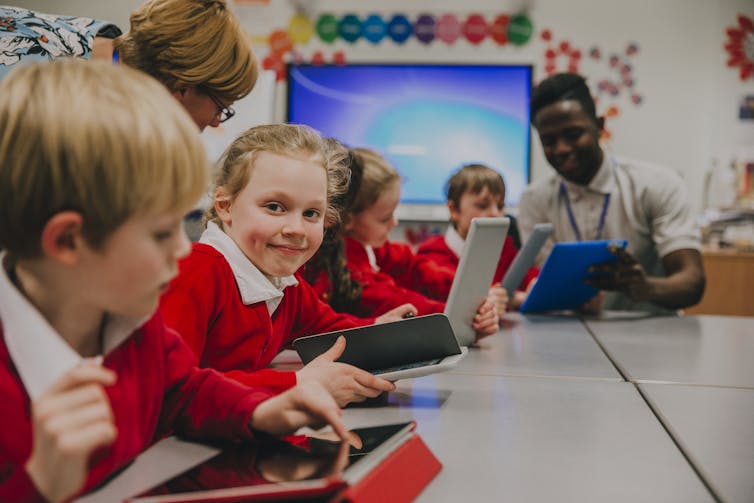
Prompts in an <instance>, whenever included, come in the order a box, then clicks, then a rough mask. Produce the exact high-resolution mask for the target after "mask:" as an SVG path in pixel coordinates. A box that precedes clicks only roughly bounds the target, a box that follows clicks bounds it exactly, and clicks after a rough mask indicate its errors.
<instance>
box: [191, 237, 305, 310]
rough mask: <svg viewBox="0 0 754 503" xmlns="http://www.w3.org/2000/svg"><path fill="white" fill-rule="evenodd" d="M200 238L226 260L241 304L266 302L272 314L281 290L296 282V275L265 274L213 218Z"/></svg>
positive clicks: (281, 295)
mask: <svg viewBox="0 0 754 503" xmlns="http://www.w3.org/2000/svg"><path fill="white" fill-rule="evenodd" d="M199 242H200V243H203V244H207V245H210V246H211V247H213V248H214V249H216V250H217V251H218V252H220V254H221V255H222V256H223V257H225V260H227V261H228V264H229V265H230V269H231V270H232V271H233V276H234V277H235V279H236V285H238V291H239V292H240V293H241V301H242V302H243V303H244V305H247V306H248V305H251V304H256V303H258V302H265V303H266V304H267V310H268V311H269V312H270V316H271V315H272V314H273V313H274V312H275V310H276V309H277V308H278V306H279V305H280V302H281V301H282V300H283V295H284V293H283V292H284V290H285V289H286V288H287V287H289V286H296V285H298V280H297V279H296V277H295V276H281V277H276V278H268V277H267V276H265V275H264V274H263V273H262V271H260V270H259V269H258V268H257V266H255V265H254V263H253V262H252V261H251V260H249V258H248V257H247V256H246V255H244V253H243V251H241V249H240V248H239V247H238V245H237V244H236V242H235V241H233V239H232V238H231V237H230V236H228V235H227V234H226V233H225V232H224V231H223V230H222V229H221V228H220V226H219V225H217V224H216V223H214V222H208V223H207V229H206V230H205V231H204V232H203V233H202V236H201V238H200V239H199Z"/></svg>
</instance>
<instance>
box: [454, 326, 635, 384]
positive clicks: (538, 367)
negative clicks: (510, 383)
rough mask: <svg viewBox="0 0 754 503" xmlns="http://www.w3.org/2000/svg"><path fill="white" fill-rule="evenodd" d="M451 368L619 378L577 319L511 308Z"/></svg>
mask: <svg viewBox="0 0 754 503" xmlns="http://www.w3.org/2000/svg"><path fill="white" fill-rule="evenodd" d="M453 373H454V374H458V373H460V374H474V375H493V376H534V377H537V376H543V377H562V378H584V379H599V380H607V381H613V382H619V381H622V380H623V378H622V377H621V375H620V374H619V373H618V371H617V370H616V369H615V366H613V364H612V363H611V362H610V360H609V358H607V357H606V356H605V353H604V352H603V351H602V349H601V348H600V347H599V345H598V344H597V343H596V342H595V341H594V338H593V337H592V335H591V334H590V333H589V331H587V330H586V328H585V327H584V324H583V323H582V322H581V321H580V320H579V319H578V318H568V317H564V316H536V315H535V316H523V315H520V314H513V313H509V314H508V315H506V317H505V320H504V322H503V329H502V330H501V331H500V333H498V334H496V335H494V336H492V337H487V338H485V339H482V340H481V341H480V342H479V343H478V347H472V348H470V350H469V354H468V355H467V356H466V358H464V360H462V361H461V363H460V365H459V366H458V367H457V368H456V369H454V370H453Z"/></svg>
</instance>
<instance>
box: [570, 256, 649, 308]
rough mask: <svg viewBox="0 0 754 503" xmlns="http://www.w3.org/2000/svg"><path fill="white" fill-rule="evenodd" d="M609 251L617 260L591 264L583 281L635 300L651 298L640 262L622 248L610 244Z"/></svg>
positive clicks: (599, 288)
mask: <svg viewBox="0 0 754 503" xmlns="http://www.w3.org/2000/svg"><path fill="white" fill-rule="evenodd" d="M610 252H611V253H612V254H613V255H615V256H616V257H618V261H617V262H613V263H603V264H596V265H593V266H592V267H590V268H589V276H587V277H586V279H585V280H584V282H585V283H586V284H587V285H590V286H593V287H594V288H596V289H598V290H610V291H618V292H623V293H625V294H626V295H628V296H629V297H631V298H632V299H633V300H636V301H649V300H651V298H652V292H653V287H652V284H651V283H650V282H649V281H648V280H647V275H646V273H645V272H644V268H643V267H642V266H641V264H639V262H637V260H636V259H635V258H634V257H633V256H632V255H631V254H630V253H628V252H627V251H626V250H624V249H623V248H618V247H613V246H611V247H610Z"/></svg>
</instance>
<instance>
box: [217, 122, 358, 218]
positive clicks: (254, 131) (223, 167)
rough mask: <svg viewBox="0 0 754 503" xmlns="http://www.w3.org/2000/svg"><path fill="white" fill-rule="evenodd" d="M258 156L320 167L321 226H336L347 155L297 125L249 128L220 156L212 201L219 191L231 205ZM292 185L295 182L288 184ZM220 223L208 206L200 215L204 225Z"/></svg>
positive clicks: (248, 177)
mask: <svg viewBox="0 0 754 503" xmlns="http://www.w3.org/2000/svg"><path fill="white" fill-rule="evenodd" d="M260 152H269V153H271V154H278V155H284V156H296V157H300V156H303V157H306V158H308V159H310V160H312V161H314V162H316V163H318V164H320V165H321V166H322V168H323V169H324V170H325V172H326V173H327V209H326V211H325V225H334V224H335V223H337V222H338V208H337V206H336V204H335V203H336V202H337V201H338V198H339V197H340V196H341V195H342V194H343V192H344V191H345V190H346V189H347V188H348V177H349V171H348V168H347V166H346V165H345V164H344V159H345V156H346V155H347V154H348V152H347V151H346V150H345V149H344V148H337V147H336V146H334V145H333V144H331V143H329V142H327V141H326V140H325V139H324V138H322V136H321V135H320V134H319V133H318V132H317V131H315V130H314V129H312V128H310V127H309V126H304V125H300V124H267V125H263V126H257V127H253V128H251V129H249V130H247V131H245V132H243V133H241V135H240V136H238V138H236V139H235V140H234V141H233V143H231V144H230V146H229V147H228V149H227V150H226V151H225V152H224V153H223V155H222V157H221V158H220V160H219V162H218V166H217V171H216V173H215V180H214V188H213V191H212V193H213V197H215V196H216V195H217V192H218V190H217V189H222V192H223V195H224V197H228V198H229V199H230V202H231V203H232V202H233V201H234V200H235V199H236V197H238V194H239V193H240V192H241V191H242V190H243V189H244V187H246V185H247V184H248V183H249V179H250V178H251V173H252V170H253V169H254V160H255V159H256V157H257V155H259V153H260ZM290 182H291V184H295V183H296V180H291V181H290ZM208 221H213V222H215V223H218V224H219V223H220V221H219V218H218V216H217V212H216V211H215V208H214V205H212V206H211V207H210V208H209V209H208V210H207V211H206V213H205V215H204V222H205V223H206V222H208Z"/></svg>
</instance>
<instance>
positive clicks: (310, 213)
mask: <svg viewBox="0 0 754 503" xmlns="http://www.w3.org/2000/svg"><path fill="white" fill-rule="evenodd" d="M321 215H322V213H321V212H320V211H319V210H306V211H304V217H305V218H309V219H313V220H319V217H320V216H321Z"/></svg>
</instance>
